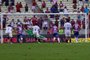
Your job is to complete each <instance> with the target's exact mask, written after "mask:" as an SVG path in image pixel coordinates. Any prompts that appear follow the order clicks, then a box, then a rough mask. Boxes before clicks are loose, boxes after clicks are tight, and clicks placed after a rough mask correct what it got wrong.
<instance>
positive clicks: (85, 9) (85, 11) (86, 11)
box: [84, 6, 89, 14]
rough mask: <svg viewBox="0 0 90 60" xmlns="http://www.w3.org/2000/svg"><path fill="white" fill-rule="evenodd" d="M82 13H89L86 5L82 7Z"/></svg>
mask: <svg viewBox="0 0 90 60" xmlns="http://www.w3.org/2000/svg"><path fill="white" fill-rule="evenodd" d="M84 13H87V14H88V13H89V9H88V7H87V6H86V7H85V8H84Z"/></svg>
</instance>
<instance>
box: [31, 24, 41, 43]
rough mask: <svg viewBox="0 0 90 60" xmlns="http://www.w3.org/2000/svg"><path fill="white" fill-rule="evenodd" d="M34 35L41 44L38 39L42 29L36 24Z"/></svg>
mask: <svg viewBox="0 0 90 60" xmlns="http://www.w3.org/2000/svg"><path fill="white" fill-rule="evenodd" d="M32 28H33V34H34V35H35V39H36V40H37V41H38V42H40V39H38V37H40V27H39V26H38V25H37V24H35V25H34V26H33V27H32Z"/></svg>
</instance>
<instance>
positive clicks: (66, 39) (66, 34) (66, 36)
mask: <svg viewBox="0 0 90 60" xmlns="http://www.w3.org/2000/svg"><path fill="white" fill-rule="evenodd" d="M65 42H66V43H68V32H67V31H65Z"/></svg>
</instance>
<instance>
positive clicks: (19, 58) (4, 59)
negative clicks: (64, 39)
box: [0, 43, 90, 60]
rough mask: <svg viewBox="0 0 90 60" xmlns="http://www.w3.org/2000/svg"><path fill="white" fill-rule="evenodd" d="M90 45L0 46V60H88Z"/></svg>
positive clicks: (39, 44) (30, 44)
mask: <svg viewBox="0 0 90 60" xmlns="http://www.w3.org/2000/svg"><path fill="white" fill-rule="evenodd" d="M89 59H90V43H60V44H58V43H27V44H26V43H24V44H0V60H89Z"/></svg>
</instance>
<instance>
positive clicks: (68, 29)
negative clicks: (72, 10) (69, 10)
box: [64, 19, 72, 43]
mask: <svg viewBox="0 0 90 60" xmlns="http://www.w3.org/2000/svg"><path fill="white" fill-rule="evenodd" d="M71 28H72V26H71V23H70V20H69V19H66V22H65V24H64V32H65V38H66V40H65V41H66V43H68V40H69V42H70V43H71Z"/></svg>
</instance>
